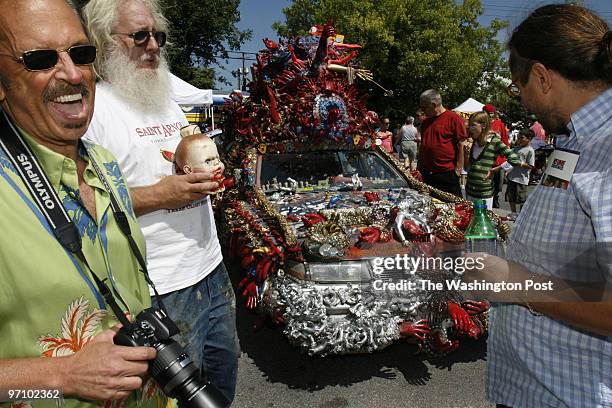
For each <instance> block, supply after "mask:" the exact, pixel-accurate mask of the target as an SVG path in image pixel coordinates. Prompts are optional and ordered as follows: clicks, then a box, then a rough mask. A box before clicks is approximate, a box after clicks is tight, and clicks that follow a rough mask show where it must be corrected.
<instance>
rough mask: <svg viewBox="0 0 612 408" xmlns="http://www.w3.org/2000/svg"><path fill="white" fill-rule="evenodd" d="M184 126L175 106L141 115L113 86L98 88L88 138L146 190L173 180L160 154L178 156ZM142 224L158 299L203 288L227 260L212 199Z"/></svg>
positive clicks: (133, 183) (143, 218)
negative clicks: (202, 283)
mask: <svg viewBox="0 0 612 408" xmlns="http://www.w3.org/2000/svg"><path fill="white" fill-rule="evenodd" d="M186 124H188V123H187V119H186V118H185V115H184V114H183V112H182V111H181V108H180V107H179V106H178V105H177V104H176V103H175V102H173V101H169V104H168V108H167V110H166V112H165V113H163V114H161V115H160V114H155V115H147V114H143V112H141V111H138V110H135V109H133V108H132V107H131V106H129V105H128V104H126V103H125V102H124V101H123V100H122V99H120V97H119V96H118V95H117V94H116V93H114V92H113V90H112V88H111V87H110V86H109V84H107V83H104V82H99V83H98V84H97V86H96V103H95V109H94V116H93V119H92V121H91V124H90V125H89V129H88V130H87V133H86V134H85V136H84V137H85V138H86V139H89V140H91V141H93V142H95V143H98V144H100V145H102V146H103V147H105V148H107V149H108V150H110V151H111V152H112V153H113V154H114V155H115V156H116V157H117V159H118V161H119V166H120V167H121V170H122V171H123V174H124V176H125V178H126V180H127V183H128V186H130V187H139V186H148V185H151V184H155V183H157V182H158V181H159V180H160V179H161V178H162V177H163V176H166V175H171V174H173V171H174V170H173V166H172V163H170V162H169V161H167V160H166V159H164V157H163V156H162V154H161V152H160V149H162V148H163V149H168V150H170V151H172V152H174V151H175V149H176V146H177V145H178V143H179V141H180V128H181V127H182V126H184V125H186ZM138 221H139V223H140V227H141V228H142V232H143V233H144V236H145V239H146V242H147V267H148V269H149V274H150V275H151V279H152V280H153V282H154V283H155V286H156V287H157V290H158V291H159V293H160V294H164V293H168V292H173V291H175V290H179V289H183V288H186V287H188V286H191V285H193V284H195V283H197V282H199V281H200V280H202V279H203V278H204V277H205V276H206V275H208V274H209V273H210V272H212V271H213V270H214V269H215V268H216V267H217V265H219V263H220V262H221V261H222V260H223V256H222V254H221V246H220V245H219V240H218V238H217V229H216V227H215V222H214V217H213V211H212V207H211V205H210V199H209V198H208V197H204V198H203V199H202V200H198V201H195V202H193V203H191V204H190V205H188V206H187V207H185V208H182V209H177V210H157V211H154V212H150V213H148V214H145V215H142V216H140V217H138ZM151 293H152V292H151Z"/></svg>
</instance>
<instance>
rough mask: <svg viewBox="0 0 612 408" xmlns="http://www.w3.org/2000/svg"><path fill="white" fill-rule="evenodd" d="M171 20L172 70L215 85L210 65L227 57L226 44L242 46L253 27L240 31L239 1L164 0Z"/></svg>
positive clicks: (198, 83)
mask: <svg viewBox="0 0 612 408" xmlns="http://www.w3.org/2000/svg"><path fill="white" fill-rule="evenodd" d="M162 4H163V7H164V15H165V17H166V18H167V19H168V21H169V22H170V37H169V39H170V41H171V43H170V44H168V62H169V64H170V70H171V71H172V72H173V73H174V74H175V75H177V76H179V77H181V78H182V79H184V80H185V81H187V82H190V83H191V84H192V85H195V86H197V87H200V88H212V87H213V85H214V82H215V79H216V80H218V81H221V82H223V81H224V78H215V73H214V70H213V69H212V68H209V65H211V64H213V63H216V62H217V61H218V60H220V59H223V58H227V51H226V49H227V48H226V47H229V49H231V50H237V49H239V48H240V46H241V44H243V43H244V42H245V41H246V40H248V39H249V38H250V37H251V30H244V31H242V30H239V29H238V27H237V26H236V24H237V23H238V21H240V12H239V10H238V7H239V5H240V0H207V1H206V2H202V1H200V0H162Z"/></svg>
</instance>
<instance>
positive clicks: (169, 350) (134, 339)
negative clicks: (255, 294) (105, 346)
mask: <svg viewBox="0 0 612 408" xmlns="http://www.w3.org/2000/svg"><path fill="white" fill-rule="evenodd" d="M179 331H180V330H179V329H178V327H176V324H175V323H174V322H173V321H172V319H170V318H169V317H168V316H167V315H166V314H165V313H164V312H163V311H162V310H161V309H156V308H149V309H145V310H143V311H142V312H140V313H139V314H138V316H137V317H136V321H134V322H133V323H130V324H129V325H124V326H123V327H122V328H121V329H120V330H119V332H118V333H117V335H116V336H115V339H114V342H115V344H118V345H121V346H132V347H136V346H146V347H154V348H155V349H156V350H157V356H156V357H155V360H153V361H150V362H149V374H150V375H151V377H153V379H155V381H156V382H157V384H158V385H159V386H160V387H161V389H162V390H163V391H164V394H166V395H167V396H168V397H170V398H176V399H177V400H178V402H179V406H180V407H187V408H224V407H227V406H228V404H229V401H228V400H227V398H225V396H224V395H223V394H221V392H220V391H219V390H217V389H216V388H215V387H213V386H212V385H211V384H210V383H205V382H204V381H202V379H201V377H200V372H199V369H198V368H197V367H196V366H195V364H194V363H193V360H191V357H189V356H188V355H187V353H185V351H184V349H183V347H182V346H181V345H180V344H179V343H177V342H176V341H174V340H172V339H171V337H172V336H174V335H176V334H178V333H179Z"/></svg>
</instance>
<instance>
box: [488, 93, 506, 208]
mask: <svg viewBox="0 0 612 408" xmlns="http://www.w3.org/2000/svg"><path fill="white" fill-rule="evenodd" d="M482 110H484V111H485V112H487V113H488V114H489V116H490V117H491V130H492V131H494V132H495V133H497V134H498V135H499V136H500V137H501V140H502V142H503V143H504V144H505V145H506V146H508V147H510V142H509V141H508V129H507V128H506V125H505V124H504V122H503V121H502V120H501V119H500V118H499V117H498V116H497V114H496V109H495V106H493V105H491V104H490V103H488V104H486V105H485V106H483V107H482ZM505 161H506V158H505V157H504V156H497V158H496V159H495V166H501V164H502V163H503V162H505ZM503 183H504V172H503V171H498V172H496V173H495V174H493V208H499V193H500V192H501V190H502V187H503Z"/></svg>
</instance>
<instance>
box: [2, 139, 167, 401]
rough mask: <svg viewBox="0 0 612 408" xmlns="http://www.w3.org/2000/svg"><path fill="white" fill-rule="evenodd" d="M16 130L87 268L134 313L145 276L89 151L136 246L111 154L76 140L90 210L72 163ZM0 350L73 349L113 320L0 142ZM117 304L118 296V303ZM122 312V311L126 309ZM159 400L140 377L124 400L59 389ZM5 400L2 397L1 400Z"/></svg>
mask: <svg viewBox="0 0 612 408" xmlns="http://www.w3.org/2000/svg"><path fill="white" fill-rule="evenodd" d="M24 138H25V140H26V141H27V143H28V144H29V146H30V147H31V148H32V150H33V152H34V154H35V155H36V157H37V159H38V161H39V162H40V164H41V165H42V167H43V168H44V171H45V173H46V174H47V177H48V178H49V181H50V182H51V184H52V186H53V188H54V189H55V190H56V191H57V192H58V195H59V198H60V200H61V201H62V204H63V205H64V207H65V209H66V210H67V212H68V214H69V216H70V217H71V218H72V220H73V221H74V223H75V224H76V226H77V227H78V230H79V232H80V235H81V240H82V246H83V253H84V255H85V258H86V259H87V262H88V263H89V265H90V266H91V268H92V269H93V270H94V272H95V273H96V274H97V275H98V276H99V277H100V278H101V279H104V278H108V281H107V283H108V282H112V285H113V287H114V290H115V292H116V293H118V294H120V296H121V297H122V298H123V300H124V301H125V303H127V305H128V307H129V312H130V313H132V314H133V315H136V314H138V313H139V312H140V311H141V310H142V309H144V308H146V307H149V306H150V297H149V291H148V288H147V284H146V282H145V280H144V278H143V276H142V274H141V273H140V272H139V268H138V264H137V262H136V259H135V257H134V256H133V254H132V252H131V251H130V247H129V246H128V241H127V239H126V238H125V236H124V235H123V234H122V232H121V231H120V230H119V228H118V226H117V224H116V222H115V219H114V217H113V212H112V210H111V208H110V199H109V195H108V192H107V191H106V190H105V188H104V186H103V184H102V182H101V181H100V180H99V179H98V176H97V173H96V172H95V170H94V168H93V166H92V163H91V159H92V158H93V159H94V160H95V162H96V163H97V164H98V166H99V167H100V169H101V170H102V172H103V173H105V174H104V176H105V177H106V179H107V180H108V182H109V184H110V185H111V187H112V189H113V192H114V194H115V197H117V198H118V200H119V201H120V205H121V206H122V207H123V211H124V212H125V213H126V214H127V215H128V219H129V222H130V226H131V230H132V236H133V237H134V239H135V241H136V243H137V244H138V246H139V248H140V251H141V253H143V254H144V253H145V247H144V238H143V236H142V233H141V231H140V228H139V226H138V223H137V221H136V217H135V215H134V212H133V210H132V206H131V201H130V196H129V192H128V189H127V185H126V183H125V180H124V178H123V175H122V174H121V171H120V169H119V166H118V164H117V161H116V160H115V158H114V157H113V156H112V155H111V154H110V153H109V152H108V151H107V150H105V149H104V148H102V147H100V146H98V145H94V144H90V143H88V142H84V143H85V145H84V147H87V149H85V148H84V147H82V148H81V149H80V151H79V153H80V154H81V156H82V157H83V158H84V159H85V160H86V161H87V162H88V164H87V167H86V170H85V172H84V174H83V178H84V181H85V182H86V183H87V184H88V185H90V186H91V187H93V189H94V191H95V206H96V215H95V218H94V217H92V216H91V215H90V214H89V212H88V211H87V210H86V209H85V207H84V206H83V204H82V202H81V199H80V196H79V183H78V179H77V171H76V163H75V162H74V161H73V160H71V159H68V158H66V157H65V156H63V155H60V154H58V153H55V152H53V151H52V150H50V149H48V148H46V147H44V146H42V145H39V144H38V143H36V142H35V141H34V140H33V139H32V138H31V137H29V136H28V135H26V134H24ZM0 282H1V284H0V333H1V335H0V358H19V357H41V358H54V357H57V356H66V355H70V354H73V353H75V352H77V351H79V350H80V349H81V348H82V347H83V346H84V345H85V344H87V342H89V341H90V340H91V339H92V338H93V337H94V336H95V334H96V333H98V332H99V331H101V330H103V329H105V328H108V327H110V326H112V325H114V324H116V323H117V322H116V319H115V318H114V317H113V316H112V312H111V311H110V309H109V310H108V311H107V310H106V309H105V305H104V302H103V300H102V297H101V295H100V294H99V293H98V290H97V287H96V285H95V283H94V282H93V280H92V278H91V276H90V274H89V272H88V270H87V269H86V268H85V267H84V266H83V265H81V263H80V262H79V261H78V260H77V259H76V258H75V257H74V256H73V255H72V254H70V253H69V252H67V251H66V250H65V249H64V248H63V247H62V246H61V245H60V244H59V242H58V241H57V240H56V238H55V236H54V235H53V233H52V232H51V230H50V227H49V226H48V224H47V221H46V220H45V218H44V217H43V215H42V213H41V212H40V210H39V209H38V207H37V206H36V204H35V202H34V201H33V199H32V197H31V196H30V194H29V192H28V191H27V189H26V186H25V185H24V183H23V182H22V180H21V179H20V177H19V175H18V174H17V173H16V170H15V167H14V166H13V164H12V163H11V162H10V160H9V159H8V157H7V156H6V154H5V152H4V151H3V150H2V149H1V148H0ZM119 304H121V303H119ZM126 312H127V311H126ZM137 400H139V401H138V404H139V406H143V407H147V406H155V407H159V406H165V399H163V398H162V396H161V394H160V393H159V392H157V390H156V386H155V384H154V383H153V382H152V381H148V382H147V384H146V385H145V387H144V389H143V390H142V392H138V393H133V394H132V396H131V397H130V398H129V399H128V400H126V401H113V402H104V401H102V402H86V401H82V400H78V399H74V398H69V397H68V396H66V397H65V399H64V400H63V401H61V402H60V403H59V405H60V406H66V407H71V408H72V407H98V406H109V407H111V406H117V407H119V406H128V407H129V406H136V404H137ZM4 405H6V404H4ZM13 406H14V407H17V406H19V407H24V406H25V407H28V406H33V407H43V406H49V407H51V406H57V401H21V402H18V403H13Z"/></svg>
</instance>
